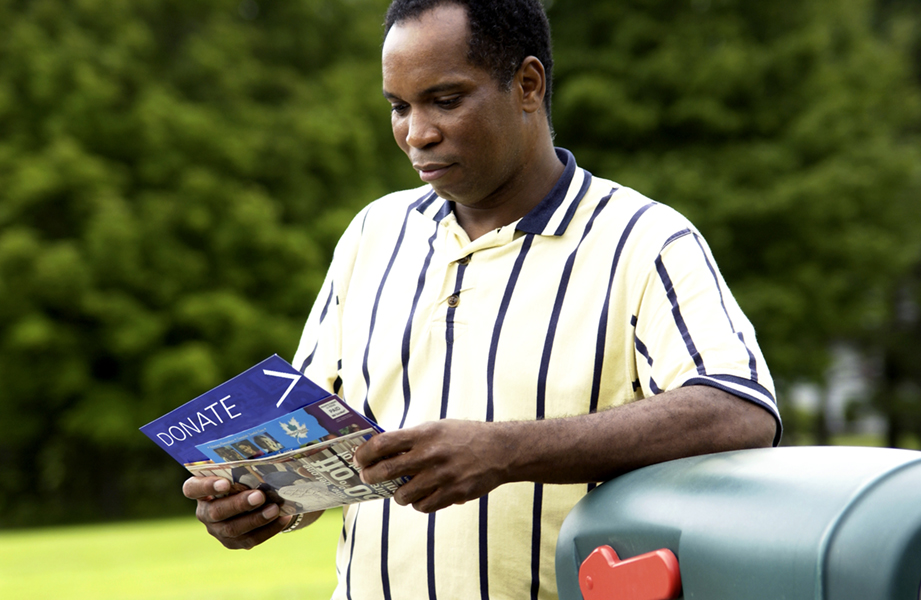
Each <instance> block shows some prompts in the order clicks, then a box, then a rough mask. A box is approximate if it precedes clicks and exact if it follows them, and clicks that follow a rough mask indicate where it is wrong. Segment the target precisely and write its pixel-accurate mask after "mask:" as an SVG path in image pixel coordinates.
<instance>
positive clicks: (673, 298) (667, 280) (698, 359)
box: [656, 254, 707, 375]
mask: <svg viewBox="0 0 921 600" xmlns="http://www.w3.org/2000/svg"><path fill="white" fill-rule="evenodd" d="M656 271H658V273H659V279H661V280H662V285H663V286H665V295H666V296H667V297H668V301H669V302H670V303H671V305H672V316H673V317H674V319H675V325H676V326H677V327H678V331H679V332H680V333H681V339H683V340H684V345H685V347H686V348H687V349H688V353H689V354H690V355H691V358H692V359H693V360H694V364H695V365H697V373H698V374H699V375H706V374H707V369H705V368H704V359H703V357H702V356H701V355H700V352H698V351H697V346H695V345H694V340H693V339H692V338H691V332H690V331H689V330H688V325H687V323H685V322H684V317H683V316H682V315H681V306H680V305H679V304H678V294H677V293H676V292H675V286H674V285H673V284H672V280H671V277H669V276H668V271H667V270H666V269H665V263H663V262H662V255H661V254H660V255H659V256H658V257H657V258H656Z"/></svg>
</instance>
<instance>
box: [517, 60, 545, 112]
mask: <svg viewBox="0 0 921 600" xmlns="http://www.w3.org/2000/svg"><path fill="white" fill-rule="evenodd" d="M515 84H516V85H517V86H518V90H519V93H520V94H521V96H520V97H521V108H522V110H524V111H525V112H529V113H533V112H537V111H538V110H540V109H541V108H542V107H543V104H544V94H545V93H546V92H547V73H546V71H544V65H543V63H541V62H540V60H539V59H538V58H537V57H536V56H528V57H527V58H525V59H524V60H523V61H522V62H521V66H520V67H519V68H518V73H516V74H515Z"/></svg>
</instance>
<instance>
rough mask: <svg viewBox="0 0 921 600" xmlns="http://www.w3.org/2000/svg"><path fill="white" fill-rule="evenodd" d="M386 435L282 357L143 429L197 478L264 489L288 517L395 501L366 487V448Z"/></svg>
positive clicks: (387, 492)
mask: <svg viewBox="0 0 921 600" xmlns="http://www.w3.org/2000/svg"><path fill="white" fill-rule="evenodd" d="M380 431H382V430H381V429H380V427H378V425H377V424H376V423H374V422H373V421H370V420H369V419H367V418H365V417H364V415H361V414H360V413H357V412H355V411H354V410H353V409H352V408H351V407H349V406H348V405H347V404H346V403H345V402H343V401H342V400H341V399H340V398H339V397H338V396H336V395H335V394H330V393H329V392H327V391H325V390H323V389H322V388H320V387H319V386H318V385H316V384H315V383H313V382H312V381H310V380H309V379H307V378H306V377H304V375H303V374H301V373H300V372H299V371H298V370H297V369H295V368H294V367H293V366H291V365H290V364H289V363H288V362H287V361H285V360H283V359H282V358H280V357H278V356H277V355H273V356H270V357H269V358H267V359H265V360H264V361H262V362H261V363H259V364H257V365H255V366H254V367H251V368H249V369H247V370H246V371H244V372H243V373H240V374H239V375H237V376H236V377H234V378H232V379H230V380H228V381H226V382H224V383H222V384H221V385H219V386H217V387H215V388H214V389H212V390H210V391H209V392H206V393H205V394H202V395H201V396H199V397H198V398H195V399H194V400H191V401H189V402H187V403H186V404H183V405H182V406H180V407H179V408H177V409H175V410H173V411H171V412H169V413H167V414H166V415H164V416H162V417H160V418H159V419H156V420H154V421H151V422H150V423H148V424H147V425H145V426H143V427H141V432H143V433H144V434H145V435H147V437H149V438H150V439H151V440H153V442H154V443H156V444H157V445H158V446H160V447H161V448H163V450H165V451H166V452H167V453H169V455H170V456H172V457H173V458H174V459H175V460H176V461H178V462H179V463H181V464H182V465H183V466H185V467H186V469H188V470H189V472H191V473H192V474H193V475H196V476H199V477H205V476H218V477H224V478H225V479H228V480H230V481H231V482H232V483H234V484H242V485H244V486H246V487H249V488H253V489H256V488H258V489H261V490H263V491H264V492H265V493H266V495H267V496H268V497H269V499H270V500H271V501H274V502H277V503H278V504H279V505H281V509H282V511H281V512H282V514H295V513H300V512H310V511H315V510H322V509H325V508H333V507H336V506H343V505H346V504H351V503H354V502H361V501H364V500H373V499H378V498H389V497H390V496H392V495H393V493H394V492H395V491H396V489H397V488H398V487H399V486H400V485H402V484H403V483H405V481H406V479H405V478H404V479H401V480H394V481H388V482H384V483H382V484H364V483H362V482H361V480H360V478H359V475H358V473H359V469H358V467H356V466H355V465H353V464H352V455H353V453H354V451H355V449H356V448H358V446H360V445H361V444H362V443H364V442H365V441H366V440H368V439H370V438H371V436H372V435H374V434H376V433H379V432H380Z"/></svg>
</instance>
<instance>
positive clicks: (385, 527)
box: [349, 193, 432, 600]
mask: <svg viewBox="0 0 921 600" xmlns="http://www.w3.org/2000/svg"><path fill="white" fill-rule="evenodd" d="M431 195H432V193H429V194H427V195H426V196H423V197H422V198H419V199H418V200H416V201H415V202H413V203H412V204H410V205H409V207H408V208H407V209H406V214H405V215H404V216H403V226H402V227H401V228H400V234H399V236H397V241H396V243H395V244H394V247H393V252H392V253H391V255H390V261H389V262H388V263H387V268H386V269H385V270H384V274H383V276H382V277H381V282H380V284H379V285H378V287H377V294H376V295H375V297H374V306H373V307H372V309H371V324H370V327H369V329H368V341H367V342H366V343H365V354H364V358H363V359H362V363H361V372H362V375H364V380H365V401H364V412H365V416H367V417H368V418H369V419H371V420H372V421H377V418H376V417H375V416H374V412H373V411H372V410H371V405H370V403H369V402H368V398H369V397H370V392H371V374H370V372H369V370H368V355H369V354H370V352H371V339H372V338H373V336H374V325H375V323H376V322H377V309H378V307H379V306H380V302H381V295H382V294H383V292H384V285H386V283H387V278H388V277H389V276H390V270H391V269H392V268H393V264H394V262H396V258H397V254H398V253H399V252H400V247H401V246H402V245H403V238H404V236H405V235H406V224H407V222H408V221H409V215H410V214H411V213H412V211H413V210H414V209H416V208H417V207H418V206H419V205H420V204H422V203H423V202H425V201H426V200H427V199H429V198H430V197H431ZM389 518H390V504H389V501H385V504H384V514H383V520H382V523H381V585H382V587H383V590H384V597H385V598H386V599H387V600H390V575H389V573H388V570H387V553H388V548H389V545H390V539H389V538H390V520H389ZM354 541H355V540H354V539H353V540H352V542H353V543H354ZM349 569H350V571H349V572H350V573H351V562H350V563H349Z"/></svg>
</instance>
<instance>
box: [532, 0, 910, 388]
mask: <svg viewBox="0 0 921 600" xmlns="http://www.w3.org/2000/svg"><path fill="white" fill-rule="evenodd" d="M550 14H551V22H552V23H553V24H554V35H555V40H556V50H557V64H558V67H557V86H558V87H557V94H556V97H555V99H554V122H555V126H556V129H557V131H558V132H559V133H558V141H559V143H560V144H561V145H564V146H567V147H570V148H571V149H572V150H573V151H574V152H575V153H576V155H577V156H578V157H580V160H581V161H582V162H583V164H584V165H585V166H587V167H588V168H589V169H590V170H594V171H596V172H598V173H599V174H602V175H605V176H609V177H613V178H616V179H618V180H619V181H621V182H622V183H624V184H626V185H630V186H631V187H635V188H637V189H639V190H640V191H642V192H644V193H646V194H648V195H650V196H651V197H652V198H655V199H657V200H660V201H662V202H665V203H667V204H671V205H673V206H675V207H676V208H678V209H679V210H681V211H682V212H684V213H685V214H686V215H687V216H689V217H690V218H691V220H692V221H694V222H695V224H697V225H698V227H699V228H700V229H701V231H702V232H703V233H704V235H705V236H706V237H707V238H708V241H709V242H710V244H711V246H712V248H713V250H714V254H715V255H716V258H717V260H718V261H719V263H720V266H721V268H722V270H723V273H724V275H725V276H726V278H727V280H728V281H729V284H730V286H731V287H732V289H733V292H734V294H735V295H736V297H737V299H738V300H739V303H740V304H741V305H742V307H743V309H745V311H746V312H747V314H748V315H749V316H750V317H751V319H752V321H753V322H754V323H755V326H756V329H757V330H758V333H759V341H760V342H761V344H762V347H763V348H764V350H765V353H766V355H767V358H768V362H769V364H771V366H772V370H773V371H774V374H775V376H776V377H777V378H778V379H779V382H780V383H781V384H783V383H784V382H785V381H786V382H790V381H793V380H795V379H797V378H813V379H818V378H820V377H821V376H822V373H823V370H824V367H825V364H826V360H827V349H828V347H829V343H830V341H831V340H835V339H842V338H843V339H853V338H855V337H862V336H864V335H866V332H867V330H872V329H874V328H876V329H878V328H879V327H880V326H881V324H882V323H883V322H884V321H885V319H886V318H887V315H889V314H891V310H890V308H889V307H888V306H887V305H886V302H885V298H886V297H888V295H889V292H890V290H891V288H892V285H893V282H894V281H895V280H896V279H897V278H898V277H899V276H900V274H902V273H905V272H906V270H907V269H908V267H909V266H910V265H911V264H912V263H913V262H914V261H916V260H918V258H919V256H921V253H919V251H921V246H919V243H921V202H918V195H919V191H921V185H919V183H921V171H919V165H921V156H919V146H918V131H919V130H918V125H919V123H921V120H919V115H921V101H919V90H918V85H917V81H913V80H912V78H911V65H910V63H909V62H908V61H907V60H906V56H907V54H908V52H907V50H906V47H905V44H904V43H903V41H904V40H900V39H899V37H898V36H896V35H887V34H886V32H885V31H883V32H881V33H880V32H874V31H873V30H872V29H871V24H872V23H873V21H874V19H873V16H874V5H873V4H872V3H871V2H869V1H868V0H847V1H844V2H841V1H840V0H809V1H807V2H799V1H793V0H778V1H776V2H770V3H765V2H744V1H741V0H690V1H689V0H632V1H627V2H590V3H585V2H562V1H559V2H556V3H555V4H554V5H553V7H552V9H551V10H550Z"/></svg>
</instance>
